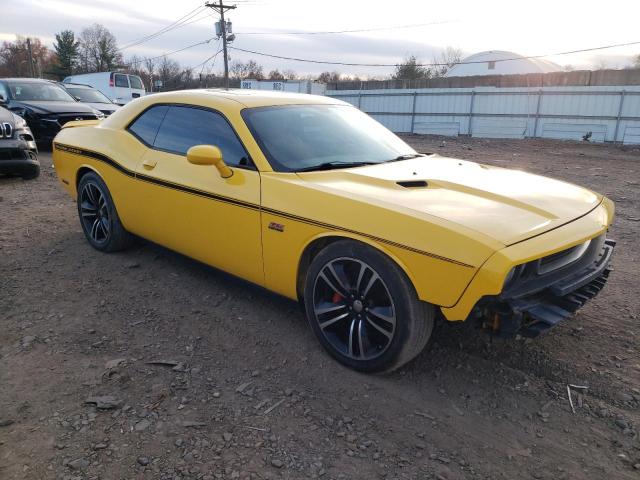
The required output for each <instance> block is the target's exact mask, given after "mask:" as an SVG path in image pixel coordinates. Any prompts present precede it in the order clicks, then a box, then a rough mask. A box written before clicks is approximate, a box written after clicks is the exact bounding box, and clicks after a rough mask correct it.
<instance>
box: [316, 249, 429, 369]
mask: <svg viewBox="0 0 640 480" xmlns="http://www.w3.org/2000/svg"><path fill="white" fill-rule="evenodd" d="M303 300H304V304H305V310H306V313H307V319H308V321H309V324H310V326H311V328H312V330H313V331H314V333H315V334H316V337H317V338H318V340H319V341H320V343H321V344H322V345H323V347H324V348H325V349H326V350H327V351H328V352H329V354H331V356H333V357H334V358H335V359H336V360H338V361H339V362H341V363H343V364H344V365H347V366H348V367H350V368H353V369H356V370H360V371H364V372H380V371H389V370H393V369H395V368H398V367H399V366H401V365H403V364H405V363H406V362H408V361H409V360H411V359H412V358H414V357H415V356H416V355H417V354H418V353H420V351H422V349H423V348H424V347H425V345H426V343H427V341H428V340H429V338H430V336H431V332H432V330H433V324H434V318H435V308H434V307H433V305H429V304H427V303H424V302H421V301H420V300H419V299H418V297H417V294H416V292H415V289H414V287H413V285H412V284H411V282H410V280H409V278H408V277H407V276H406V274H405V273H404V271H402V269H401V268H400V267H399V266H398V265H397V264H396V263H395V262H394V261H393V260H391V258H389V257H388V256H387V255H385V254H384V253H382V252H380V251H379V250H377V249H375V248H373V247H371V246H368V245H366V244H363V243H360V242H357V241H353V240H339V241H336V242H334V243H331V244H330V245H328V246H327V247H325V248H324V249H323V250H321V251H320V252H319V253H318V254H317V255H316V256H315V258H314V259H313V260H312V261H311V265H310V266H309V268H308V270H307V272H306V280H305V290H304V298H303Z"/></svg>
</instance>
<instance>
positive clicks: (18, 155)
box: [0, 148, 28, 161]
mask: <svg viewBox="0 0 640 480" xmlns="http://www.w3.org/2000/svg"><path fill="white" fill-rule="evenodd" d="M26 158H28V157H27V153H26V152H25V151H24V150H19V149H16V148H13V149H10V150H8V149H5V150H3V149H0V161H2V160H25V159H26Z"/></svg>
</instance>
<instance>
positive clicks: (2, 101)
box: [0, 95, 7, 106]
mask: <svg viewBox="0 0 640 480" xmlns="http://www.w3.org/2000/svg"><path fill="white" fill-rule="evenodd" d="M6 104H7V101H6V100H5V98H4V97H3V96H2V95H0V105H2V106H5V105H6Z"/></svg>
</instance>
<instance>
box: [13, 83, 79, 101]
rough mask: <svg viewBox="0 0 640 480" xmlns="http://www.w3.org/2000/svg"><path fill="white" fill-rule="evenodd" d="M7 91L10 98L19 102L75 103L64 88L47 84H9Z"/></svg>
mask: <svg viewBox="0 0 640 480" xmlns="http://www.w3.org/2000/svg"><path fill="white" fill-rule="evenodd" d="M9 90H10V91H11V97H12V98H13V99H14V100H18V101H19V102H21V101H30V100H31V101H33V100H36V101H39V102H75V101H76V99H75V98H73V97H72V96H71V95H69V94H68V93H67V91H66V90H65V89H64V88H62V87H60V86H58V85H55V84H53V83H49V82H42V83H40V82H33V83H32V82H24V83H17V82H16V83H13V82H11V83H9Z"/></svg>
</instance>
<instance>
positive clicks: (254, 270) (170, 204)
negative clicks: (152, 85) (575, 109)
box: [53, 90, 614, 372]
mask: <svg viewBox="0 0 640 480" xmlns="http://www.w3.org/2000/svg"><path fill="white" fill-rule="evenodd" d="M64 127H65V128H63V129H62V130H61V131H60V133H59V134H58V135H57V137H56V138H55V140H54V149H53V159H54V164H55V169H56V172H57V175H58V177H59V179H60V181H61V182H62V184H63V185H64V187H65V188H66V189H67V191H68V192H69V194H70V195H71V196H72V197H73V198H75V199H77V206H78V215H79V218H80V223H81V225H82V228H83V230H84V233H85V235H86V238H87V240H88V242H89V243H90V244H91V245H92V246H93V247H95V248H96V249H98V250H100V251H103V252H114V251H117V250H121V249H123V248H125V247H127V245H129V244H130V241H131V239H132V237H133V236H139V237H143V238H145V239H148V240H150V241H152V242H155V243H158V244H160V245H163V246H165V247H167V248H170V249H172V250H175V251H177V252H180V253H182V254H184V255H187V256H189V257H192V258H194V259H197V260H199V261H201V262H204V263H206V264H209V265H212V266H214V267H216V268H219V269H222V270H225V271H227V272H229V273H232V274H234V275H237V276H238V277H241V278H244V279H246V280H248V281H250V282H253V283H256V284H258V285H262V286H264V287H265V288H267V289H269V290H272V291H274V292H277V293H279V294H281V295H284V296H286V297H289V298H292V299H296V300H299V301H300V302H301V303H302V304H303V305H304V308H305V311H306V316H307V319H308V321H309V324H310V326H311V328H312V329H313V331H314V333H315V334H316V336H317V338H318V340H319V341H320V343H321V344H322V345H323V347H324V348H325V349H326V350H327V351H328V352H329V353H330V354H331V355H332V356H333V357H334V358H336V359H337V360H338V361H340V362H342V363H343V364H345V365H347V366H349V367H351V368H354V369H357V370H361V371H367V372H374V371H384V370H391V369H393V368H397V367H399V366H400V365H403V364H404V363H406V362H408V361H409V360H411V359H412V358H413V357H415V356H416V355H417V354H418V353H419V352H420V351H421V350H422V349H423V348H424V346H425V344H426V343H427V341H428V340H429V337H430V336H431V333H432V330H433V325H434V322H435V321H436V320H437V319H438V318H444V319H446V320H448V321H462V320H472V321H476V322H478V324H479V325H481V326H483V327H485V328H487V329H490V330H491V331H493V332H494V333H495V334H496V335H502V336H515V335H522V336H536V335H538V334H540V333H542V332H544V331H546V330H548V329H549V328H550V327H552V326H553V325H555V324H557V323H558V322H560V321H562V320H563V319H565V318H567V317H569V316H570V315H571V314H572V313H573V312H575V311H576V310H577V309H578V308H580V307H581V306H582V305H583V304H584V303H585V302H586V301H587V300H588V299H589V298H592V297H593V296H594V295H596V294H597V293H598V292H599V291H600V290H601V289H602V287H603V286H604V284H605V282H606V279H607V277H608V275H609V271H610V270H609V261H610V258H611V254H612V252H613V247H614V242H613V241H611V240H607V239H606V232H607V228H608V226H609V225H610V224H611V221H612V219H613V214H614V206H613V203H612V202H611V201H610V200H609V199H607V198H605V197H604V196H602V195H599V194H597V193H594V192H591V191H589V190H586V189H584V188H581V187H577V186H574V185H571V184H569V183H565V182H561V181H558V180H552V179H549V178H545V177H541V176H537V175H531V174H528V173H524V172H521V171H514V170H508V169H502V168H496V167H491V166H487V165H483V164H479V163H474V162H469V161H465V160H458V159H454V158H446V157H441V156H438V155H426V154H421V153H417V152H416V151H415V150H413V149H412V148H411V147H410V146H409V145H407V144H406V143H405V142H404V141H402V140H401V139H400V138H398V137H397V136H395V135H394V134H393V133H391V132H390V131H388V130H387V129H386V128H384V127H383V126H382V125H380V124H379V123H377V122H376V121H375V120H373V119H372V118H370V117H369V116H367V115H366V114H364V113H362V112H360V111H359V110H358V109H356V108H354V107H352V106H351V105H349V104H346V103H344V102H341V101H338V100H335V99H332V98H328V97H318V96H311V95H299V94H282V93H269V92H266V93H265V92H256V91H247V90H197V91H182V92H172V93H162V94H155V95H150V96H146V97H143V98H140V99H138V100H135V101H133V102H131V103H128V104H127V105H126V106H124V107H122V108H121V109H119V110H118V111H117V112H115V113H114V114H113V115H111V116H110V117H108V118H106V119H104V120H93V121H78V122H69V123H67V124H66V125H65V126H64Z"/></svg>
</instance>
